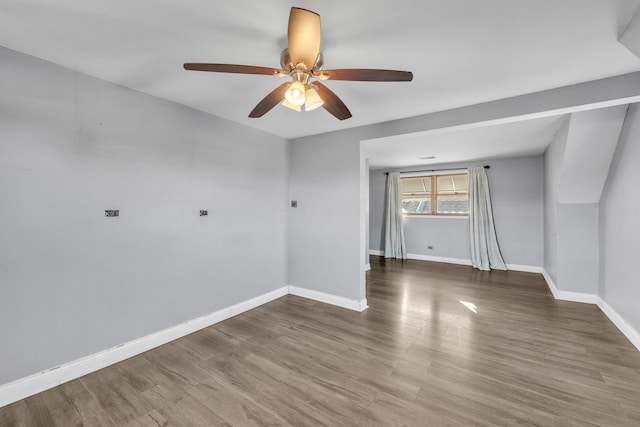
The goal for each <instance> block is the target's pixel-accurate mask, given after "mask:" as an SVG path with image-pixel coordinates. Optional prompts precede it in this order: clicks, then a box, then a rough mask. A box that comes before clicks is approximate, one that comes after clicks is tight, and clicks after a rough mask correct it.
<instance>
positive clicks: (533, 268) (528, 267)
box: [507, 264, 543, 274]
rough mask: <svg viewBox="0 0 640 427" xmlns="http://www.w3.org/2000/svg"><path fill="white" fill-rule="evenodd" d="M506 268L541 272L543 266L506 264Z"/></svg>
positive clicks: (525, 271) (526, 271)
mask: <svg viewBox="0 0 640 427" xmlns="http://www.w3.org/2000/svg"><path fill="white" fill-rule="evenodd" d="M507 270H511V271H522V272H524V273H538V274H542V271H543V268H542V267H538V266H535V265H521V264H507Z"/></svg>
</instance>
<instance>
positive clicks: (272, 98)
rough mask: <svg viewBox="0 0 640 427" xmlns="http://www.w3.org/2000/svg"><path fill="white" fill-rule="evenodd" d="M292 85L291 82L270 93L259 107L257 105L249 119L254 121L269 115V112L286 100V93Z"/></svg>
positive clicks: (259, 103)
mask: <svg viewBox="0 0 640 427" xmlns="http://www.w3.org/2000/svg"><path fill="white" fill-rule="evenodd" d="M290 84H291V82H286V83H282V84H281V85H280V86H278V87H277V88H275V89H274V90H273V91H272V92H271V93H269V95H267V96H265V97H264V99H263V100H262V101H260V102H258V105H256V107H255V108H254V109H253V110H252V111H251V112H250V113H249V117H251V118H254V119H255V118H258V117H262V116H264V115H265V114H266V113H268V112H269V110H271V109H272V108H273V107H275V106H276V105H278V104H279V103H280V102H282V100H283V99H284V93H285V92H286V91H287V88H288V87H289V85H290Z"/></svg>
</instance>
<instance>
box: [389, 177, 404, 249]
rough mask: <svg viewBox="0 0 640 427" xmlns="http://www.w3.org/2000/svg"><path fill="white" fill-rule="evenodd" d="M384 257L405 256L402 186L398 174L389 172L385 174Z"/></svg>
mask: <svg viewBox="0 0 640 427" xmlns="http://www.w3.org/2000/svg"><path fill="white" fill-rule="evenodd" d="M384 257H385V258H399V259H406V258H407V250H406V246H405V242H404V225H403V222H402V187H401V182H400V174H399V173H398V172H391V173H389V175H388V176H387V204H386V221H385V231H384Z"/></svg>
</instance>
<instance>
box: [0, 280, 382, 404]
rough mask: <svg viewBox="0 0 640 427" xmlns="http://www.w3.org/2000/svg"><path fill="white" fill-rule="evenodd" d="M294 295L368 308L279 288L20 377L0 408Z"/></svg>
mask: <svg viewBox="0 0 640 427" xmlns="http://www.w3.org/2000/svg"><path fill="white" fill-rule="evenodd" d="M288 294H291V295H296V296H299V297H303V298H308V299H312V300H315V301H320V302H323V303H327V304H332V305H336V306H338V307H343V308H348V309H350V310H355V311H358V312H362V311H364V310H366V309H367V308H368V307H369V306H368V305H367V299H366V298H365V299H362V300H360V301H358V300H351V299H348V298H345V297H340V296H337V295H330V294H325V293H323V292H318V291H313V290H310V289H305V288H299V287H296V286H283V287H282V288H278V289H276V290H273V291H271V292H267V293H266V294H262V295H259V296H257V297H254V298H251V299H248V300H246V301H242V302H240V303H238V304H234V305H232V306H230V307H227V308H223V309H221V310H218V311H216V312H213V313H210V314H206V315H204V316H201V317H198V318H196V319H192V320H188V321H186V322H184V323H181V324H179V325H175V326H172V327H170V328H167V329H163V330H161V331H158V332H154V333H152V334H149V335H146V336H144V337H142V338H138V339H135V340H132V341H129V342H126V343H124V344H119V345H117V346H115V347H112V348H109V349H106V350H103V351H99V352H97V353H94V354H90V355H89V356H86V357H82V358H80V359H76V360H73V361H71V362H68V363H65V364H62V365H60V366H56V367H55V368H51V369H48V370H46V371H42V372H39V373H37V374H33V375H29V376H28V377H24V378H20V379H18V380H15V381H12V382H10V383H7V384H2V385H0V408H2V407H3V406H6V405H9V404H11V403H13V402H17V401H18V400H21V399H24V398H26V397H29V396H33V395H34V394H37V393H40V392H42V391H45V390H48V389H50V388H53V387H56V386H58V385H60V384H64V383H66V382H68V381H71V380H75V379H76V378H80V377H81V376H83V375H87V374H90V373H91V372H95V371H97V370H100V369H102V368H106V367H107V366H110V365H113V364H115V363H118V362H121V361H123V360H125V359H128V358H130V357H133V356H136V355H138V354H140V353H144V352H145V351H149V350H151V349H153V348H156V347H159V346H161V345H163V344H166V343H168V342H171V341H173V340H176V339H178V338H181V337H183V336H185V335H189V334H191V333H193V332H196V331H199V330H200V329H204V328H207V327H209V326H211V325H215V324H216V323H219V322H222V321H223V320H226V319H229V318H231V317H233V316H237V315H238V314H241V313H244V312H246V311H249V310H251V309H254V308H256V307H259V306H261V305H263V304H266V303H268V302H271V301H273V300H276V299H278V298H280V297H283V296H285V295H288Z"/></svg>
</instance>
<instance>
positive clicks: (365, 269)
mask: <svg viewBox="0 0 640 427" xmlns="http://www.w3.org/2000/svg"><path fill="white" fill-rule="evenodd" d="M369 270H371V264H370V263H366V264H365V265H364V271H369Z"/></svg>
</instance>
